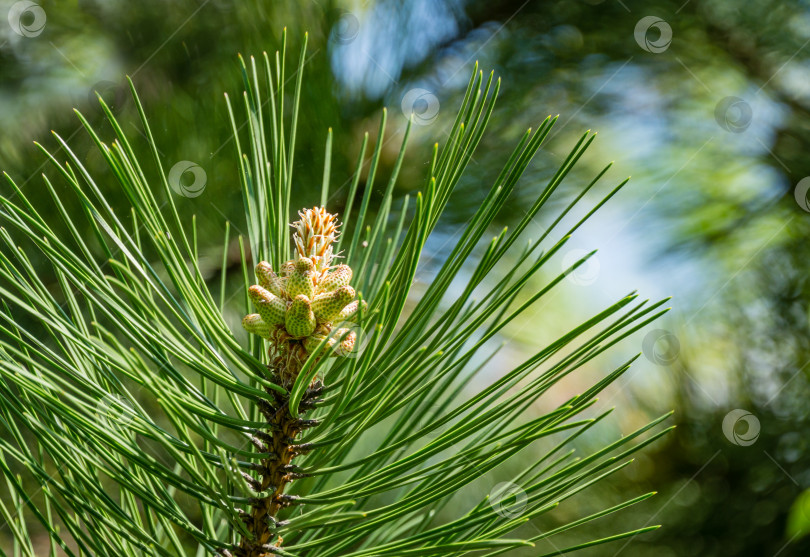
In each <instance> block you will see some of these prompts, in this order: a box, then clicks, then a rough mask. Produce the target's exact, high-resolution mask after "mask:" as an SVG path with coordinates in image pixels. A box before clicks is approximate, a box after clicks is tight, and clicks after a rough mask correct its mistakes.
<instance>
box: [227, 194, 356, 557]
mask: <svg viewBox="0 0 810 557" xmlns="http://www.w3.org/2000/svg"><path fill="white" fill-rule="evenodd" d="M298 215H299V216H300V219H299V220H298V221H296V222H294V223H293V224H292V227H293V229H294V230H295V232H294V233H293V242H294V243H295V252H296V253H295V255H296V257H295V259H292V260H290V261H287V262H285V263H284V264H282V265H281V266H280V268H279V270H278V273H276V272H274V271H273V267H272V266H271V265H270V263H268V262H266V261H261V262H259V263H258V264H257V265H256V279H257V282H258V284H255V285H253V286H251V287H250V289H249V291H248V295H249V297H250V300H251V302H252V303H253V306H254V307H255V309H256V313H252V314H250V315H247V316H245V318H244V319H243V320H242V326H243V327H244V328H245V330H247V331H248V332H249V333H252V334H255V335H258V336H260V337H262V338H263V339H266V340H268V341H269V343H268V344H269V347H268V355H269V358H270V361H269V364H268V369H269V371H270V374H271V376H273V377H274V378H275V379H276V380H278V381H279V382H280V383H281V385H282V386H283V387H285V388H286V389H290V388H291V387H292V385H293V384H294V383H295V379H296V377H298V374H299V372H300V371H301V367H302V366H303V364H304V362H305V361H306V359H307V357H308V356H309V355H310V354H312V353H313V352H315V351H316V350H317V349H318V347H319V346H321V344H322V343H324V346H323V348H322V352H321V354H322V355H323V356H335V357H347V356H349V355H350V354H351V353H352V352H353V350H354V349H355V341H356V334H355V332H354V331H353V330H351V325H352V324H353V323H354V322H356V319H357V314H358V312H359V313H361V314H362V312H363V311H364V310H365V309H366V303H365V302H364V301H361V300H356V299H355V297H356V294H355V291H354V288H352V287H351V285H350V282H351V279H352V269H351V267H349V266H348V265H344V264H340V265H334V266H333V265H332V262H333V260H334V258H335V257H336V255H335V254H334V253H333V248H332V245H333V244H334V242H335V241H336V240H337V238H338V221H337V217H336V216H335V215H333V214H331V213H328V212H326V209H325V208H323V207H314V208H312V209H305V210H303V211H299V213H298ZM322 388H323V386H322V385H321V384H320V383H319V382H317V381H316V382H314V383H313V384H312V385H310V388H309V390H308V391H307V393H306V395H305V396H304V398H303V400H302V401H301V403H300V405H299V410H300V412H304V411H306V410H308V409H310V408H312V407H313V406H314V405H315V404H316V403H317V402H318V400H317V397H318V396H319V395H320V392H321V390H322ZM268 393H269V394H271V395H273V397H274V400H273V402H272V403H267V404H264V405H262V406H260V408H259V409H260V410H261V412H262V414H263V415H264V417H265V419H266V420H267V428H266V429H263V430H262V429H257V430H256V431H255V432H254V437H253V444H254V445H255V446H256V448H257V450H259V451H260V452H262V453H270V457H268V458H266V459H263V460H262V461H261V465H260V466H257V470H256V471H257V473H258V476H259V477H258V478H252V480H253V484H254V486H255V489H256V492H257V497H256V498H254V499H253V500H252V502H251V510H250V512H249V513H245V514H244V515H243V520H244V522H245V525H246V527H247V530H248V531H249V532H250V533H251V537H247V536H245V537H243V539H242V542H241V544H240V547H239V550H238V551H237V552H236V554H235V557H264V556H267V555H273V554H274V549H278V548H279V547H280V545H281V542H282V539H281V537H280V536H277V535H276V534H275V530H276V528H277V525H278V520H277V519H276V514H277V513H278V511H279V510H280V509H282V508H284V507H287V506H289V505H290V504H293V503H294V502H295V498H294V497H292V496H289V495H285V494H284V488H285V486H286V485H287V484H288V483H289V482H291V481H293V480H295V479H296V478H297V477H300V476H301V474H300V473H298V472H296V468H295V467H294V466H293V465H292V460H293V458H294V457H295V456H296V455H298V454H301V453H303V452H306V451H307V447H306V445H300V444H296V438H297V437H298V436H299V435H300V434H301V432H302V431H303V430H305V429H307V428H309V427H313V426H315V425H317V421H315V420H303V419H299V418H294V417H293V416H292V415H291V414H290V412H289V409H288V402H289V400H288V398H287V397H286V396H284V395H280V394H278V393H276V392H275V391H270V390H268ZM260 495H261V496H260Z"/></svg>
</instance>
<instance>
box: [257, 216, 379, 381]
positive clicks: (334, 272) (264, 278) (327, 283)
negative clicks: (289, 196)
mask: <svg viewBox="0 0 810 557" xmlns="http://www.w3.org/2000/svg"><path fill="white" fill-rule="evenodd" d="M298 214H299V216H300V217H301V218H300V220H298V221H296V222H295V223H293V224H292V226H293V228H294V229H295V233H294V234H293V239H294V241H295V251H296V258H295V259H292V260H290V261H287V262H286V263H284V264H283V265H281V267H280V268H279V269H278V272H275V271H274V270H273V268H272V267H271V266H270V264H269V263H267V262H266V261H262V262H260V263H259V264H258V265H256V278H257V280H258V283H259V284H256V285H253V286H251V287H250V290H249V295H250V300H251V301H252V302H253V306H254V307H255V308H256V313H251V314H250V315H247V316H245V318H244V319H243V320H242V325H243V326H244V328H245V329H246V330H247V331H248V332H250V333H253V334H256V335H259V336H260V337H262V338H265V339H268V340H269V341H270V353H271V356H273V357H274V358H276V359H278V360H279V361H278V362H276V366H275V367H277V368H281V369H286V370H289V371H292V370H293V369H294V368H296V367H297V366H296V365H295V364H296V363H298V364H299V365H300V364H301V363H303V361H304V360H305V359H306V357H307V355H308V354H310V353H312V352H314V351H315V350H316V349H317V348H318V346H319V345H320V344H321V342H323V341H324V340H326V339H328V341H327V345H326V347H325V348H324V353H327V354H330V355H334V356H346V355H347V354H349V353H351V352H352V350H353V349H354V343H355V340H356V336H355V333H354V331H352V330H350V329H349V328H347V327H349V326H350V325H351V323H353V322H354V321H355V319H356V316H357V313H358V310H360V311H362V310H363V309H365V302H362V303H361V302H360V301H358V300H355V291H354V288H352V287H351V285H350V284H349V283H350V282H351V279H352V270H351V268H350V267H349V266H348V265H342V264H341V265H334V266H333V265H332V260H333V258H334V257H335V256H334V254H333V253H332V244H333V243H334V242H335V240H336V239H337V234H338V232H337V218H336V217H335V215H333V214H330V213H327V212H326V209H324V208H323V207H315V208H313V209H306V210H304V211H300V212H299V213H298ZM333 331H334V332H333ZM271 365H272V362H271Z"/></svg>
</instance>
